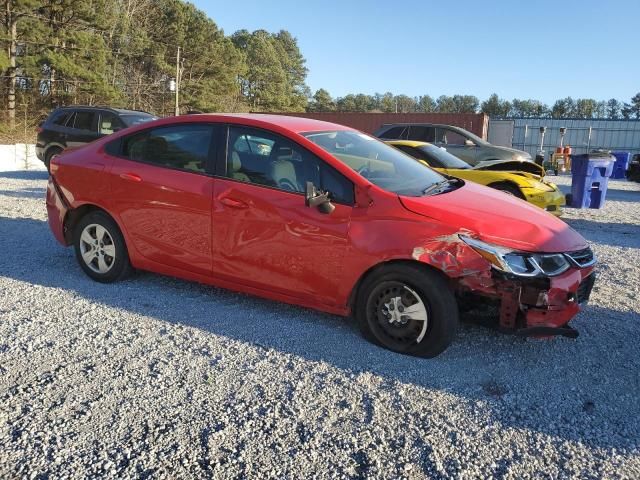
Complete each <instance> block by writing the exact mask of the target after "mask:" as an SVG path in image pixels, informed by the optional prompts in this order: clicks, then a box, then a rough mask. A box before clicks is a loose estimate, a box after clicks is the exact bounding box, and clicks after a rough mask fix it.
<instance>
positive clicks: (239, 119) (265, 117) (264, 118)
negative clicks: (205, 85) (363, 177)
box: [157, 113, 353, 133]
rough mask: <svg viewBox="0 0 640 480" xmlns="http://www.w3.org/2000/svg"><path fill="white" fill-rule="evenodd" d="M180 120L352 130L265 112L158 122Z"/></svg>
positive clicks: (182, 118)
mask: <svg viewBox="0 0 640 480" xmlns="http://www.w3.org/2000/svg"><path fill="white" fill-rule="evenodd" d="M172 121H180V122H185V121H186V122H190V121H194V122H202V121H211V122H225V121H226V122H229V123H243V121H246V125H248V126H255V127H267V128H269V127H280V128H283V129H286V130H289V131H291V132H295V133H306V132H326V131H335V130H353V129H352V128H350V127H346V126H344V125H339V124H337V123H331V122H324V121H322V120H314V119H312V118H305V117H296V116H290V115H271V114H266V113H199V114H192V115H180V116H178V117H165V118H163V119H162V120H158V121H157V122H158V123H171V122H172Z"/></svg>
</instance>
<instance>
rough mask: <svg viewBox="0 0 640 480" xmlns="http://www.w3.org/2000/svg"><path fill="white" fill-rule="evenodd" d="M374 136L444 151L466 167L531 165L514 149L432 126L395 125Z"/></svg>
mask: <svg viewBox="0 0 640 480" xmlns="http://www.w3.org/2000/svg"><path fill="white" fill-rule="evenodd" d="M374 135H375V136H376V137H378V138H381V139H383V140H416V141H419V142H428V143H432V144H433V145H436V146H437V147H441V148H445V149H446V150H447V151H448V152H449V153H451V154H453V155H455V156H456V157H458V158H460V159H462V160H464V161H465V162H467V163H468V164H469V165H478V164H479V163H481V162H487V161H495V160H515V161H520V162H521V161H529V162H530V161H531V155H529V154H528V153H527V152H523V151H522V150H516V149H515V148H507V147H499V146H497V145H492V144H490V143H489V142H487V141H486V140H483V139H481V138H480V137H478V136H477V135H474V134H473V133H471V132H468V131H467V130H465V129H464V128H460V127H454V126H452V125H440V124H434V123H395V124H386V125H383V126H382V127H381V128H379V129H378V130H377V131H376V132H375V133H374Z"/></svg>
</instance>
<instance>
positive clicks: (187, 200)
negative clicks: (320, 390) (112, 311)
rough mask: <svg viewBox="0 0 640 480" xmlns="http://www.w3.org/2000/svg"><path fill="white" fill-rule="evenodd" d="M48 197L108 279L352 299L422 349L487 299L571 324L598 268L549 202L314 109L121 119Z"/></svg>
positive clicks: (533, 328) (67, 240)
mask: <svg viewBox="0 0 640 480" xmlns="http://www.w3.org/2000/svg"><path fill="white" fill-rule="evenodd" d="M47 209H48V213H49V224H50V226H51V230H52V231H53V234H54V235H55V237H56V238H57V239H58V241H59V242H60V243H61V244H63V245H65V246H67V245H73V246H74V248H75V252H76V256H77V259H78V262H79V264H80V266H81V267H82V269H83V270H84V271H85V272H86V273H87V275H89V276H90V277H91V278H93V279H94V280H97V281H99V282H113V281H115V280H119V279H122V278H124V277H125V276H126V275H127V274H128V273H129V272H130V271H131V270H132V268H137V269H143V270H149V271H153V272H158V273H161V274H165V275H172V276H176V277H181V278H185V279H189V280H194V281H199V282H204V283H208V284H212V285H217V286H220V287H224V288H229V289H233V290H237V291H241V292H246V293H251V294H255V295H260V296H262V297H266V298H270V299H275V300H280V301H284V302H289V303H294V304H297V305H302V306H307V307H311V308H315V309H318V310H323V311H326V312H331V313H335V314H339V315H345V316H346V315H350V314H353V315H354V316H355V317H356V318H357V320H358V322H359V324H360V326H361V328H362V330H363V332H364V334H365V336H366V337H367V338H369V339H371V340H372V341H374V342H376V343H378V344H380V345H382V346H384V347H386V348H389V349H391V350H395V351H398V352H402V353H407V354H412V355H420V356H427V357H430V356H435V355H437V354H439V353H440V352H442V351H443V350H444V349H445V348H446V347H447V346H448V345H449V344H450V343H451V341H452V339H453V338H454V335H455V332H456V328H457V324H458V309H459V306H461V307H464V306H465V305H470V304H473V303H474V302H477V301H478V300H481V301H490V302H493V303H496V304H498V305H499V308H500V326H501V328H502V329H503V330H507V331H511V332H515V333H520V334H523V335H553V334H562V335H568V336H575V334H576V332H575V330H573V329H572V328H570V327H569V326H568V325H567V323H568V322H569V320H571V318H572V317H573V316H574V315H575V314H576V313H577V312H578V311H579V310H580V304H582V303H584V302H586V300H587V298H588V296H589V293H590V291H591V287H592V285H593V279H594V277H595V275H594V274H593V269H594V264H595V258H594V256H593V253H592V252H591V250H590V249H589V247H588V245H587V243H586V241H585V240H584V238H583V237H582V236H580V235H579V234H578V233H576V232H575V231H574V230H572V229H571V228H569V227H568V226H567V225H566V224H565V223H564V222H562V221H561V220H559V219H557V218H555V217H553V216H552V215H549V214H548V213H546V212H544V211H543V210H541V209H539V208H537V207H535V206H532V205H529V204H527V203H526V202H524V201H521V200H519V199H517V198H515V197H512V196H509V195H506V194H504V193H502V192H499V191H495V190H492V189H490V188H486V187H483V186H479V185H475V184H472V183H469V184H466V183H464V182H463V181H462V180H457V179H454V178H450V177H445V176H442V175H441V174H439V173H437V172H435V171H433V170H431V169H430V168H428V167H425V166H423V165H421V164H420V163H418V162H415V161H414V160H413V159H412V158H410V157H408V156H406V155H405V154H403V153H402V152H400V151H398V150H397V149H395V148H393V147H390V146H388V145H385V144H384V143H382V142H380V141H378V140H377V139H375V138H373V137H371V136H369V135H365V134H363V133H361V132H358V131H355V130H352V129H350V128H347V127H344V126H341V125H335V124H331V123H326V122H320V121H316V120H309V119H304V118H294V117H285V116H272V115H248V114H242V115H192V116H184V117H173V118H167V119H163V120H158V121H155V122H150V123H146V124H143V125H140V126H137V127H132V128H128V129H126V130H122V131H120V132H118V133H115V134H113V135H110V136H108V137H105V138H103V139H100V140H98V141H96V142H93V143H91V144H89V145H87V146H85V147H82V148H80V149H77V150H73V151H69V152H65V153H63V154H62V155H60V156H58V157H56V158H55V159H54V160H53V161H52V162H51V176H50V179H49V186H48V193H47Z"/></svg>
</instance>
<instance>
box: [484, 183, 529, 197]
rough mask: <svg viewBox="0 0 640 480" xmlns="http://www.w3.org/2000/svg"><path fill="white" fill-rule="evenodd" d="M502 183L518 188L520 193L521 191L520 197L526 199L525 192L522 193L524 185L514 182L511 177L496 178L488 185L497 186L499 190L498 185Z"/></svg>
mask: <svg viewBox="0 0 640 480" xmlns="http://www.w3.org/2000/svg"><path fill="white" fill-rule="evenodd" d="M501 185H504V186H507V187H510V188H512V189H514V190H517V191H518V193H519V198H521V199H525V198H526V197H525V195H524V193H522V187H521V186H520V185H518V184H517V183H516V182H514V181H512V180H509V179H506V178H505V179H503V180H496V181H494V182H491V183H488V184H487V187H490V188H495V189H496V190H499V188H498V187H499V186H501Z"/></svg>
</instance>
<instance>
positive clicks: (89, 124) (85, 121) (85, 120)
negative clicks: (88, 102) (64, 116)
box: [73, 111, 96, 130]
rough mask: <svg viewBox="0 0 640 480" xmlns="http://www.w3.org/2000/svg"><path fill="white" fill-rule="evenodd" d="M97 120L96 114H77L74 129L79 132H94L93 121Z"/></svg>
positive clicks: (81, 112)
mask: <svg viewBox="0 0 640 480" xmlns="http://www.w3.org/2000/svg"><path fill="white" fill-rule="evenodd" d="M95 118H96V114H95V113H94V112H83V111H80V112H76V117H75V119H74V121H73V128H75V129H78V130H94V126H93V125H94V124H93V121H94V120H95Z"/></svg>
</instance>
